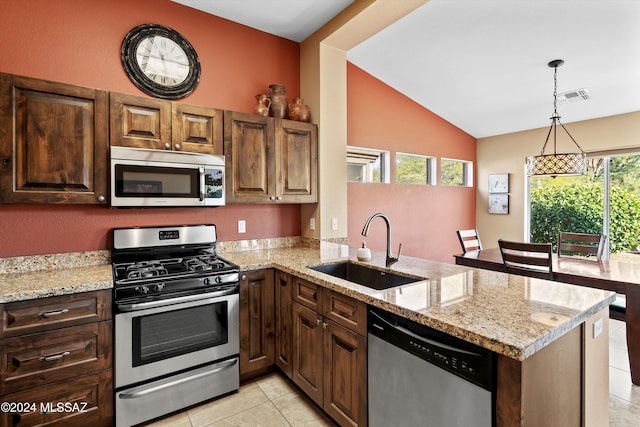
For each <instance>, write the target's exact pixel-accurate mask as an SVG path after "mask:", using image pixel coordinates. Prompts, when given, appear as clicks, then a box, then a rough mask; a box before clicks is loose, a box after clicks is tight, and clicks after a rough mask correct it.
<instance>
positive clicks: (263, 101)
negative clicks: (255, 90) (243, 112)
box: [254, 93, 271, 117]
mask: <svg viewBox="0 0 640 427" xmlns="http://www.w3.org/2000/svg"><path fill="white" fill-rule="evenodd" d="M256 99H257V100H258V104H257V105H256V108H255V109H254V112H255V113H256V114H257V115H259V116H264V117H267V116H268V115H269V107H270V106H271V100H270V99H269V97H268V96H267V95H265V94H264V93H259V94H257V95H256Z"/></svg>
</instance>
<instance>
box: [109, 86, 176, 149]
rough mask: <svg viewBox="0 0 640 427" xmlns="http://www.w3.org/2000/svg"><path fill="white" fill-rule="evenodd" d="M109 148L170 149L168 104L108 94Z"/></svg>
mask: <svg viewBox="0 0 640 427" xmlns="http://www.w3.org/2000/svg"><path fill="white" fill-rule="evenodd" d="M110 110H111V115H110V122H111V145H121V146H124V147H134V148H152V149H158V150H170V149H171V102H169V101H164V100H160V99H151V98H143V97H140V96H133V95H125V94H121V93H111V95H110Z"/></svg>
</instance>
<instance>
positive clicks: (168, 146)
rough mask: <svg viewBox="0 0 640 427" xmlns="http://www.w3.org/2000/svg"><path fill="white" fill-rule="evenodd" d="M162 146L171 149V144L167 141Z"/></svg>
mask: <svg viewBox="0 0 640 427" xmlns="http://www.w3.org/2000/svg"><path fill="white" fill-rule="evenodd" d="M164 148H166V149H167V150H171V144H169V143H168V142H165V144H164Z"/></svg>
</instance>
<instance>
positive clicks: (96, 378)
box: [0, 370, 113, 427]
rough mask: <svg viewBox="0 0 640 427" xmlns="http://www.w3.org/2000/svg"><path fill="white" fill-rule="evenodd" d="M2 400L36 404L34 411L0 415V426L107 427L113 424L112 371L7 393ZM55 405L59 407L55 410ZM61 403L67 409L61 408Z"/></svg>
mask: <svg viewBox="0 0 640 427" xmlns="http://www.w3.org/2000/svg"><path fill="white" fill-rule="evenodd" d="M2 401H4V402H30V403H31V402H33V403H35V405H36V407H35V408H34V409H35V410H34V411H29V412H22V413H10V412H3V413H0V425H1V426H3V427H4V426H6V427H14V426H15V427H21V426H44V425H46V426H47V427H66V426H92V427H102V426H104V427H108V426H111V425H112V424H113V376H112V371H111V370H106V371H102V372H99V373H96V374H92V375H86V376H82V377H77V378H74V379H73V381H59V382H56V383H53V384H48V385H46V386H42V387H37V388H33V389H30V390H25V391H21V392H18V393H13V394H9V395H6V396H3V398H2ZM58 404H62V405H63V406H62V407H61V408H58V406H57V405H58ZM65 404H67V405H71V406H67V407H65V406H64V405H65ZM74 404H77V406H74ZM85 404H86V406H85ZM56 409H58V410H56ZM81 409H84V411H81Z"/></svg>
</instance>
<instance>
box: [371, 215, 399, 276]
mask: <svg viewBox="0 0 640 427" xmlns="http://www.w3.org/2000/svg"><path fill="white" fill-rule="evenodd" d="M378 217H380V218H382V219H383V220H384V222H385V224H386V225H387V259H386V262H385V265H386V266H387V267H389V266H391V264H393V263H394V262H396V261H398V259H400V250H401V249H402V243H400V246H398V256H397V257H394V256H393V255H392V254H391V222H389V218H387V216H386V215H385V214H383V213H382V212H376V213H374V214H373V215H371V216H370V217H369V218H368V219H367V221H366V222H365V223H364V227H363V228H362V235H363V236H366V235H367V234H369V226H370V225H371V221H373V220H374V219H376V218H378Z"/></svg>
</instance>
